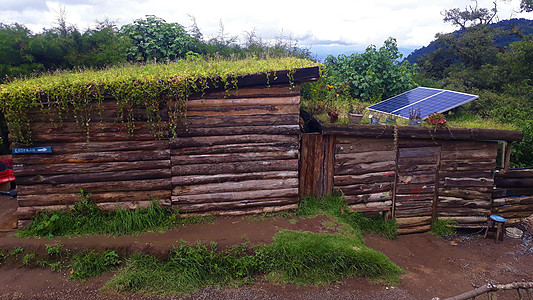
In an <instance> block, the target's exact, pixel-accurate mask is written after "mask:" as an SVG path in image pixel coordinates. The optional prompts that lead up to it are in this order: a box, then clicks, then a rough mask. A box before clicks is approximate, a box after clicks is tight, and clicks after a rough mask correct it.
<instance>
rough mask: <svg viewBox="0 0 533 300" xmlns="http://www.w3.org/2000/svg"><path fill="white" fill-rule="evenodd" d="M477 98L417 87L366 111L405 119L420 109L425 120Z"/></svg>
mask: <svg viewBox="0 0 533 300" xmlns="http://www.w3.org/2000/svg"><path fill="white" fill-rule="evenodd" d="M477 98H478V97H477V96H475V95H469V94H464V93H459V92H453V91H447V90H439V89H430V88H423V87H418V88H416V89H413V90H410V91H408V92H406V93H403V94H400V95H398V96H394V97H392V98H389V99H387V100H385V101H382V102H380V103H377V104H374V105H372V106H370V107H368V109H370V110H375V111H378V112H383V113H387V114H393V115H398V116H401V117H403V118H407V119H408V118H409V113H410V111H411V110H417V109H420V115H421V117H422V119H425V118H426V117H427V116H428V115H430V114H432V113H434V112H438V113H442V112H445V111H448V110H450V109H452V108H455V107H457V106H460V105H462V104H465V103H467V102H470V101H472V100H474V99H477Z"/></svg>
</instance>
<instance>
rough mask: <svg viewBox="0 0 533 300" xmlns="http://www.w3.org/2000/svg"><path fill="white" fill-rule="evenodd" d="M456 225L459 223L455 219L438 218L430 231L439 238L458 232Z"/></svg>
mask: <svg viewBox="0 0 533 300" xmlns="http://www.w3.org/2000/svg"><path fill="white" fill-rule="evenodd" d="M455 225H457V222H456V221H455V220H452V219H437V220H435V222H433V223H432V224H431V229H430V230H429V233H431V234H432V235H434V236H436V237H438V238H442V237H445V236H450V235H454V234H455V232H456V231H455V228H454V226H455Z"/></svg>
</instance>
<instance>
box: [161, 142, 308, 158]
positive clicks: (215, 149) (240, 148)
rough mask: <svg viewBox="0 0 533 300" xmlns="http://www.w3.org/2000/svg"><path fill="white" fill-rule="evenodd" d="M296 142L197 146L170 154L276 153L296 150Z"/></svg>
mask: <svg viewBox="0 0 533 300" xmlns="http://www.w3.org/2000/svg"><path fill="white" fill-rule="evenodd" d="M298 148H299V143H298V142H297V141H294V142H291V143H249V144H226V145H214V146H199V147H185V148H177V149H171V150H170V154H171V155H173V156H178V155H206V154H221V153H244V152H277V151H289V150H298Z"/></svg>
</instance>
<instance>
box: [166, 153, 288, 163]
mask: <svg viewBox="0 0 533 300" xmlns="http://www.w3.org/2000/svg"><path fill="white" fill-rule="evenodd" d="M296 158H298V150H288V151H275V152H247V153H226V154H195V155H179V156H178V155H176V156H172V158H171V161H172V165H173V166H177V165H193V164H213V163H220V162H225V163H229V162H245V161H257V160H262V161H263V160H284V159H296Z"/></svg>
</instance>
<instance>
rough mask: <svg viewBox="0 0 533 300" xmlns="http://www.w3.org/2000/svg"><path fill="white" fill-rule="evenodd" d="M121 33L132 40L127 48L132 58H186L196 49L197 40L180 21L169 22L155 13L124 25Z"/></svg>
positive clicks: (141, 59)
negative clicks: (188, 53)
mask: <svg viewBox="0 0 533 300" xmlns="http://www.w3.org/2000/svg"><path fill="white" fill-rule="evenodd" d="M120 31H121V33H122V34H123V35H125V36H126V37H128V38H129V39H130V41H131V47H129V49H127V56H128V59H130V60H137V61H151V60H156V61H168V60H174V59H177V58H184V57H185V54H186V53H187V52H189V51H195V50H196V49H195V40H194V38H193V37H191V36H190V35H188V34H187V32H186V31H185V29H184V28H183V26H181V25H180V24H178V23H167V22H166V21H165V20H163V19H161V18H158V17H156V16H153V15H147V16H146V18H145V19H138V20H135V21H134V22H133V24H127V25H124V26H122V28H121V30H120Z"/></svg>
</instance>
